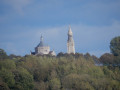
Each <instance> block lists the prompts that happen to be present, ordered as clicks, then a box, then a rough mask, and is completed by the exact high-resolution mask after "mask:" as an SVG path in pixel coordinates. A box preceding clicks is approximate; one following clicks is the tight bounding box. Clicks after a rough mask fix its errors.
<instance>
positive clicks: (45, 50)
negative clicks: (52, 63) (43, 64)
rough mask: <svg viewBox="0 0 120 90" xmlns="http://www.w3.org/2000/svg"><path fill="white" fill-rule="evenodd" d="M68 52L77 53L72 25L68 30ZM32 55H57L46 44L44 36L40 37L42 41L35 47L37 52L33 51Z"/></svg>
mask: <svg viewBox="0 0 120 90" xmlns="http://www.w3.org/2000/svg"><path fill="white" fill-rule="evenodd" d="M67 53H68V54H71V53H72V54H75V45H74V40H73V33H72V30H71V27H70V26H69V30H68V40H67ZM31 55H51V56H56V53H55V51H50V47H49V46H48V45H45V44H44V42H43V37H42V36H41V38H40V43H39V44H38V45H37V46H36V47H35V52H31Z"/></svg>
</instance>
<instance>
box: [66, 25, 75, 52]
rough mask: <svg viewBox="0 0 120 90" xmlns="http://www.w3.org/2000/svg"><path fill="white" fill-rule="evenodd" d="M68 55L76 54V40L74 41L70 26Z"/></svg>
mask: <svg viewBox="0 0 120 90" xmlns="http://www.w3.org/2000/svg"><path fill="white" fill-rule="evenodd" d="M67 53H68V54H71V53H74V54H75V45H74V40H73V33H72V30H71V27H70V26H69V30H68V40H67Z"/></svg>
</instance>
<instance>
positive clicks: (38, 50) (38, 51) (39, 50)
mask: <svg viewBox="0 0 120 90" xmlns="http://www.w3.org/2000/svg"><path fill="white" fill-rule="evenodd" d="M31 54H32V55H48V54H49V55H51V56H56V53H55V52H54V51H50V47H49V46H48V45H45V44H44V42H43V37H42V36H41V38H40V43H39V44H38V45H37V47H35V52H31Z"/></svg>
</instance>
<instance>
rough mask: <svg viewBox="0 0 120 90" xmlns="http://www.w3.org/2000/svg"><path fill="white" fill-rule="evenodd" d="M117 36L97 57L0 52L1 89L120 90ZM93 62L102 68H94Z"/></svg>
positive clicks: (118, 38) (78, 54)
mask: <svg viewBox="0 0 120 90" xmlns="http://www.w3.org/2000/svg"><path fill="white" fill-rule="evenodd" d="M119 47H120V37H115V38H113V39H112V40H111V42H110V49H111V53H106V54H103V55H102V56H101V57H100V58H97V57H96V56H93V55H90V54H89V53H86V54H80V53H76V54H64V53H59V54H58V55H57V57H51V56H49V55H47V56H33V55H25V56H23V57H21V56H16V55H13V54H11V55H7V54H6V52H5V51H4V50H3V49H0V90H120V66H113V65H112V64H120V59H119V58H120V52H119V50H120V48H119ZM95 60H96V61H98V62H101V63H103V64H109V65H103V66H96V65H95Z"/></svg>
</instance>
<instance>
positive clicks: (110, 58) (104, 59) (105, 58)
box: [100, 53, 114, 64]
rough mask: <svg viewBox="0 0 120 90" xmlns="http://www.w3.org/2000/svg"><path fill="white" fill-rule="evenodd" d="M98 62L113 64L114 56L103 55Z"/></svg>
mask: <svg viewBox="0 0 120 90" xmlns="http://www.w3.org/2000/svg"><path fill="white" fill-rule="evenodd" d="M100 61H101V62H102V63H104V64H113V63H114V55H113V54H110V53H105V54H103V55H102V56H101V57H100Z"/></svg>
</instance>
